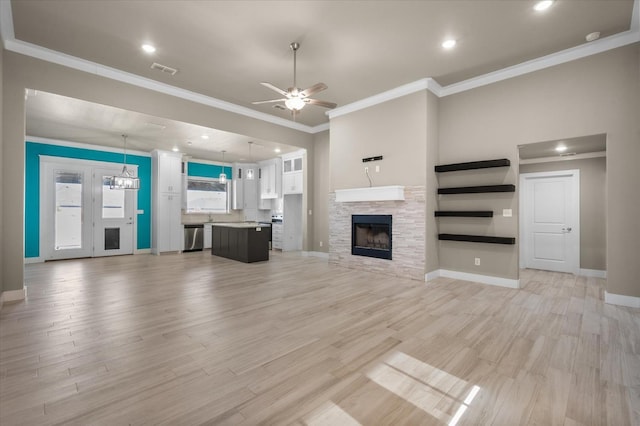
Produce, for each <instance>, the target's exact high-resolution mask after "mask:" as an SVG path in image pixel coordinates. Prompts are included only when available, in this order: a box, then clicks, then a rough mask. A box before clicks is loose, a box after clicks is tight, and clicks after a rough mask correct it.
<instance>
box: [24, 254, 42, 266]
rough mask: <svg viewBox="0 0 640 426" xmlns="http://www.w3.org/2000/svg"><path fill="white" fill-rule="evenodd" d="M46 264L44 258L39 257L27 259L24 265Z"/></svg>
mask: <svg viewBox="0 0 640 426" xmlns="http://www.w3.org/2000/svg"><path fill="white" fill-rule="evenodd" d="M43 262H44V257H42V256H39V257H25V258H24V264H25V265H26V264H28V263H43Z"/></svg>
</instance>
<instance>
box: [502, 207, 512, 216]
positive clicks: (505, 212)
mask: <svg viewBox="0 0 640 426" xmlns="http://www.w3.org/2000/svg"><path fill="white" fill-rule="evenodd" d="M502 216H504V217H511V216H513V213H512V211H511V209H502Z"/></svg>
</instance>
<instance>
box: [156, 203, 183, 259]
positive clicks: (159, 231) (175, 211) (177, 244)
mask: <svg viewBox="0 0 640 426" xmlns="http://www.w3.org/2000/svg"><path fill="white" fill-rule="evenodd" d="M181 207H182V196H181V195H180V194H175V193H163V194H160V196H159V197H158V202H157V211H158V213H159V214H158V215H157V216H156V218H155V222H156V223H155V226H154V230H156V232H155V234H154V243H155V244H153V248H154V253H156V254H160V253H162V252H167V251H180V250H182V244H183V239H184V237H183V233H184V231H183V228H182V225H181V223H180V222H181V217H180V212H181V210H180V209H181Z"/></svg>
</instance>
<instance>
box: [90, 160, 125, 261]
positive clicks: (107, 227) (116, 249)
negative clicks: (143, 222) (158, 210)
mask: <svg viewBox="0 0 640 426" xmlns="http://www.w3.org/2000/svg"><path fill="white" fill-rule="evenodd" d="M132 170H133V169H132ZM120 172H121V168H104V169H100V168H95V169H94V170H93V200H94V203H93V212H94V218H93V256H115V255H122V254H133V240H134V226H135V220H134V218H135V215H134V212H135V209H134V203H135V197H134V194H135V191H130V190H129V191H127V190H124V189H111V188H110V187H109V181H108V178H109V177H110V176H113V175H114V174H118V173H120Z"/></svg>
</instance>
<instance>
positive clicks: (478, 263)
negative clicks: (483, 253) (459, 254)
mask: <svg viewBox="0 0 640 426" xmlns="http://www.w3.org/2000/svg"><path fill="white" fill-rule="evenodd" d="M476 266H480V258H479V257H476Z"/></svg>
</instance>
